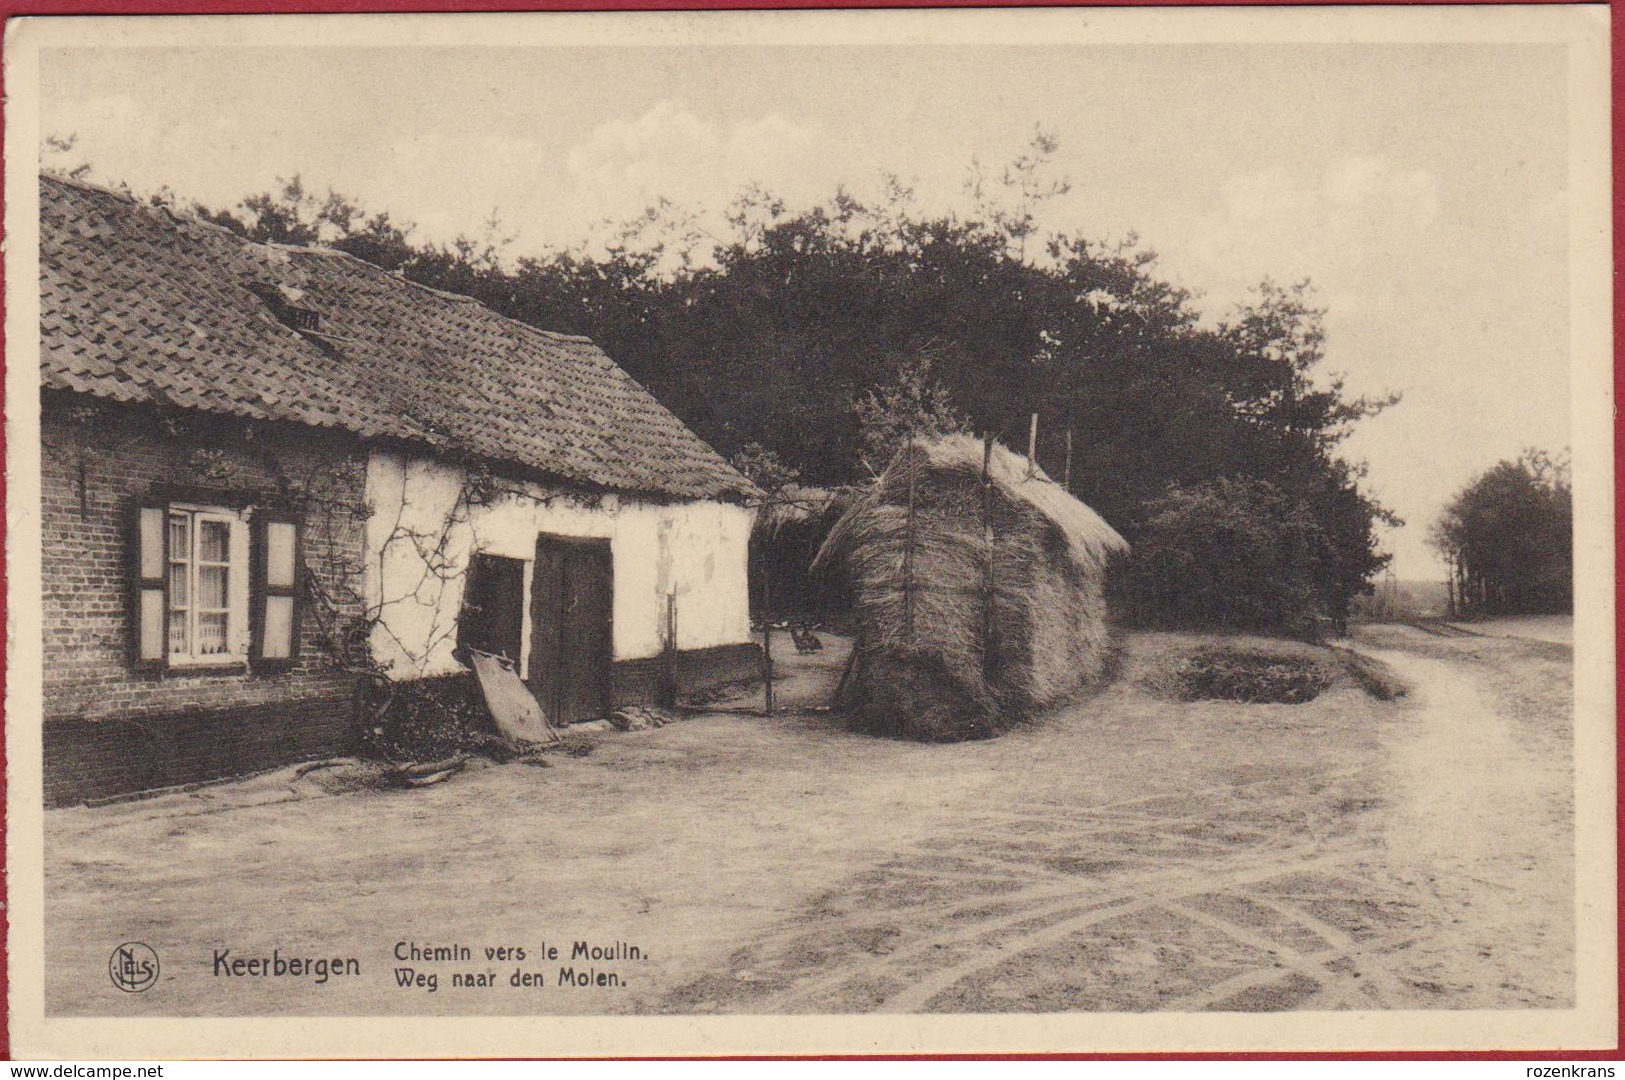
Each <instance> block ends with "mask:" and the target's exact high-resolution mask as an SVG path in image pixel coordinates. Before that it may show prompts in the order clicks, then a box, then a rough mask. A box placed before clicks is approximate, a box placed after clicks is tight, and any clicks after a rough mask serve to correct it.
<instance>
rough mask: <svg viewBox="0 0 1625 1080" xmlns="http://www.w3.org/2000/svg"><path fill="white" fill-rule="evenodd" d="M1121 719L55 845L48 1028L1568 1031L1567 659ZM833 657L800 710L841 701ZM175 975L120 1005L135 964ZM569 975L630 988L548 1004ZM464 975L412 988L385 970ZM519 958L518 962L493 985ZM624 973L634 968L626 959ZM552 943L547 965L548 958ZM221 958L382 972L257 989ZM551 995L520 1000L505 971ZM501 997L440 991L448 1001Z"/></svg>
mask: <svg viewBox="0 0 1625 1080" xmlns="http://www.w3.org/2000/svg"><path fill="white" fill-rule="evenodd" d="M1193 644H1195V641H1194V639H1184V638H1180V637H1177V636H1173V635H1137V636H1135V637H1134V638H1133V639H1132V640H1131V641H1130V643H1129V647H1128V650H1127V655H1126V658H1125V662H1124V668H1123V671H1122V675H1121V677H1120V678H1119V679H1118V681H1117V682H1116V683H1114V684H1113V685H1112V687H1110V688H1109V689H1108V690H1106V691H1105V692H1103V693H1102V694H1100V695H1099V696H1097V697H1095V698H1093V699H1091V700H1089V701H1086V702H1084V703H1081V704H1080V705H1078V706H1076V707H1074V708H1072V709H1069V710H1067V711H1065V712H1064V713H1061V714H1058V715H1056V716H1053V717H1049V718H1046V719H1045V720H1044V721H1043V722H1041V723H1038V724H1035V725H1033V726H1031V727H1029V728H1025V729H1022V730H1019V731H1017V732H1014V733H1012V734H1011V735H1008V736H1006V737H1004V738H1001V739H998V740H994V741H991V742H984V743H974V744H960V745H954V746H924V745H917V744H908V743H899V742H891V741H885V740H876V739H870V738H866V737H862V736H857V735H852V734H850V733H847V732H845V731H843V730H841V729H840V727H839V724H838V721H837V720H835V719H834V718H832V717H830V716H828V715H818V714H798V715H788V716H782V717H777V718H774V719H772V720H763V719H760V718H755V717H748V716H739V715H715V716H709V717H704V718H699V719H694V720H689V721H685V722H681V723H677V724H673V725H670V726H668V727H665V728H661V729H659V730H655V731H648V732H637V733H628V734H606V735H603V736H601V737H599V738H597V740H596V743H595V745H594V746H593V747H592V749H591V752H590V753H588V754H586V755H585V756H582V757H562V756H561V757H558V758H556V759H555V765H554V766H553V767H552V768H547V769H538V768H533V767H527V766H523V765H508V766H500V767H496V766H494V767H490V768H485V769H480V770H476V771H473V772H470V773H468V774H465V775H463V776H461V777H459V778H458V779H457V780H456V781H455V782H453V783H449V784H444V785H440V786H438V787H436V788H432V789H427V790H422V791H415V792H394V793H375V794H352V795H344V796H336V797H335V796H322V797H315V796H314V794H313V792H312V791H311V790H310V788H309V787H308V786H305V787H301V786H300V785H299V784H295V783H290V782H289V780H288V779H287V777H286V776H282V777H270V778H262V779H260V780H256V781H252V782H249V783H245V784H239V785H230V786H227V787H223V788H212V789H207V790H205V791H200V792H197V793H194V794H192V795H188V796H170V797H165V798H163V799H159V800H152V801H149V802H142V803H131V804H124V805H120V806H113V807H105V808H101V809H94V810H92V809H83V808H81V809H75V810H67V811H56V812H52V813H51V814H49V815H48V821H47V837H46V845H47V846H46V854H47V859H48V864H49V866H50V871H49V874H48V882H47V886H48V890H47V910H48V926H47V929H46V945H47V957H48V977H47V995H48V996H47V1000H48V1007H49V1008H50V1009H51V1011H52V1012H54V1013H59V1014H78V1015H113V1014H138V1013H145V1014H157V1015H231V1014H254V1013H264V1014H284V1015H298V1014H301V1013H319V1014H325V1015H366V1014H380V1013H396V1014H403V1015H414V1014H434V1013H463V1014H503V1013H509V1014H513V1013H526V1012H566V1013H617V1012H635V1013H649V1012H659V1013H667V1012H671V1013H694V1012H698V1013H708V1012H753V1013H762V1012H767V1013H773V1012H781V1013H800V1012H832V1011H834V1012H839V1011H892V1012H917V1011H949V1012H961V1011H976V1012H989V1011H991V1012H997V1011H1072V1010H1079V1011H1083V1010H1088V1011H1099V1010H1112V1011H1143V1010H1158V1009H1176V1010H1198V1009H1206V1010H1249V1011H1251V1010H1267V1009H1292V1008H1315V1009H1368V1008H1379V1009H1380V1008H1451V1009H1462V1008H1508V1007H1556V1006H1561V1005H1565V1004H1568V1003H1569V1002H1570V1001H1571V1000H1572V996H1573V988H1572V987H1573V956H1572V940H1573V926H1572V921H1571V917H1570V916H1569V912H1570V911H1571V910H1572V906H1573V904H1572V888H1571V881H1572V872H1573V866H1572V854H1571V848H1572V809H1571V791H1570V789H1571V786H1572V785H1571V783H1570V782H1569V761H1570V753H1571V751H1570V746H1571V739H1570V734H1569V727H1568V724H1569V710H1570V708H1571V706H1570V705H1569V704H1568V702H1569V697H1570V690H1569V685H1568V682H1567V667H1566V664H1567V661H1566V659H1565V657H1566V654H1567V650H1566V649H1564V648H1562V647H1561V646H1557V645H1551V644H1546V643H1538V642H1527V641H1519V640H1516V639H1488V638H1486V639H1467V638H1462V639H1450V640H1439V639H1430V638H1428V636H1427V635H1425V634H1423V633H1421V632H1420V631H1416V630H1411V629H1403V628H1400V629H1386V628H1384V629H1381V630H1373V631H1367V632H1365V634H1364V635H1363V636H1362V638H1361V642H1360V647H1361V648H1364V649H1368V650H1371V651H1373V652H1377V653H1379V654H1380V655H1381V657H1382V658H1383V659H1385V660H1387V661H1388V662H1389V663H1390V664H1392V665H1393V666H1394V667H1395V668H1396V669H1398V670H1400V671H1401V673H1402V674H1403V675H1404V676H1405V677H1406V678H1407V679H1409V680H1410V681H1412V682H1413V683H1414V685H1415V691H1414V692H1413V693H1412V694H1411V695H1410V696H1409V697H1408V698H1405V699H1401V700H1399V701H1395V702H1379V701H1376V700H1374V699H1373V698H1371V697H1369V696H1368V695H1366V694H1365V693H1363V692H1362V691H1360V690H1359V689H1358V688H1356V687H1354V686H1352V685H1339V686H1336V687H1334V688H1333V689H1331V690H1329V691H1328V692H1327V693H1325V694H1322V695H1321V696H1320V697H1319V698H1318V699H1316V700H1315V701H1313V702H1310V703H1308V704H1305V705H1242V704H1237V703H1231V702H1217V701H1205V702H1188V703H1181V702H1175V701H1170V700H1167V699H1165V698H1164V697H1160V696H1158V695H1157V694H1156V693H1154V692H1153V690H1152V684H1151V682H1149V681H1148V678H1147V676H1148V673H1150V672H1152V671H1154V670H1156V669H1158V667H1159V665H1166V664H1167V663H1168V662H1169V661H1170V658H1172V657H1176V656H1177V655H1180V654H1181V651H1182V650H1188V649H1189V648H1190V647H1192V645H1193ZM839 660H840V652H839V650H838V649H835V648H832V649H830V650H827V651H826V652H825V653H823V654H820V655H819V657H818V658H817V659H816V661H815V662H814V665H813V667H812V668H810V669H803V670H802V671H801V672H800V673H799V674H798V675H797V676H796V677H795V679H794V680H792V681H791V684H790V685H788V686H787V687H786V691H787V693H786V694H785V695H783V696H784V697H785V699H786V700H787V701H788V702H789V703H790V704H792V705H794V704H795V703H796V701H797V700H802V701H806V700H810V699H811V698H813V697H815V696H816V695H817V694H818V693H821V692H822V689H821V688H822V687H824V686H826V685H827V684H828V683H829V682H830V681H832V679H833V677H834V674H835V673H836V671H837V670H838V665H839ZM132 939H133V940H139V941H142V942H145V943H147V944H149V945H151V946H152V947H153V948H155V949H156V950H157V951H158V952H159V953H160V955H162V956H163V957H164V958H165V966H164V976H163V978H162V979H161V980H160V981H159V983H158V985H157V986H156V987H154V988H153V989H152V990H151V991H149V992H147V993H144V994H140V995H132V994H121V993H118V992H117V991H116V990H115V989H114V988H113V987H111V986H110V985H109V984H108V979H107V975H106V964H107V958H108V954H109V950H110V949H111V948H112V946H113V945H115V944H117V943H118V942H120V941H124V940H132ZM576 941H583V942H586V943H588V944H589V946H590V947H601V948H607V949H609V950H610V951H611V952H612V954H614V955H612V958H610V959H608V960H604V961H601V962H597V963H593V962H590V961H588V962H579V963H576V964H574V965H573V966H574V967H576V968H582V967H589V968H592V969H594V970H596V971H597V972H599V973H606V972H607V973H610V974H613V975H615V976H616V977H617V984H616V985H608V986H604V985H588V986H586V987H575V986H568V987H567V986H562V985H559V980H558V975H559V969H560V968H561V967H563V966H566V964H565V962H564V961H567V960H568V959H569V953H570V952H571V950H572V949H573V948H574V943H575V942H576ZM402 942H411V943H414V944H417V945H434V946H448V945H463V946H466V947H468V948H469V949H470V952H471V957H470V959H469V960H468V961H466V962H429V963H415V964H413V965H411V966H414V967H415V968H416V969H417V970H418V971H419V972H428V973H432V974H435V975H436V976H437V977H438V986H437V989H436V990H434V991H432V992H431V991H428V990H427V989H425V988H424V987H422V986H421V985H419V986H412V987H403V986H400V985H399V982H398V979H397V978H396V976H395V972H396V971H397V970H398V969H399V968H400V967H401V966H403V965H402V962H401V961H399V960H397V959H396V958H395V953H396V950H397V948H398V947H399V945H400V943H402ZM504 945H507V946H514V945H519V946H522V947H524V948H525V949H526V950H527V960H526V961H525V962H524V963H522V964H515V963H513V962H511V961H508V962H496V961H491V960H488V958H487V956H486V955H485V954H484V953H483V950H484V949H485V948H487V947H493V946H496V947H500V946H504ZM623 946H634V947H636V949H637V950H638V953H639V955H638V956H637V957H635V958H625V957H624V956H623V955H621V953H624V948H622V947H623ZM548 947H560V948H562V949H563V950H564V957H563V959H562V960H556V961H539V960H537V959H536V958H537V957H538V956H545V950H546V948H548ZM221 949H230V950H232V955H233V956H236V957H242V956H261V955H265V956H270V955H272V951H273V950H280V954H281V955H283V956H288V955H328V954H331V955H344V956H354V957H356V958H357V959H358V960H359V964H360V967H361V968H362V974H361V975H360V976H357V977H345V978H330V979H329V980H328V981H326V982H325V983H317V982H314V981H312V980H311V979H309V978H252V977H248V978H245V977H234V976H230V975H221V974H219V973H218V971H217V970H216V969H217V965H215V964H214V962H213V961H214V958H215V957H216V956H217V954H218V951H219V950H221ZM519 969H523V970H529V971H534V972H536V973H537V974H538V975H539V976H540V977H541V978H542V979H543V980H544V982H543V985H540V986H531V987H528V988H524V987H514V986H512V985H510V984H509V983H508V981H507V980H508V979H509V977H510V974H511V972H513V971H514V970H519ZM487 971H488V972H490V974H491V976H492V980H493V982H494V983H495V985H492V986H483V985H470V986H462V987H454V986H452V985H451V983H452V978H453V976H454V975H456V974H458V973H465V974H469V975H477V974H480V973H484V972H487Z"/></svg>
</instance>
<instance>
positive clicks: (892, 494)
mask: <svg viewBox="0 0 1625 1080" xmlns="http://www.w3.org/2000/svg"><path fill="white" fill-rule="evenodd" d="M984 450H985V448H984V444H983V443H982V440H981V439H978V438H976V437H974V436H971V435H945V436H943V437H941V438H937V439H929V440H922V441H920V442H916V443H913V444H912V445H911V446H908V447H905V448H904V449H903V450H901V451H899V452H898V455H897V457H896V458H895V459H894V460H893V461H892V463H891V464H890V465H888V466H887V467H886V471H885V472H884V473H882V474H881V475H880V478H879V479H878V480H877V481H876V482H875V484H874V486H873V487H872V488H871V489H870V490H869V492H868V493H867V494H866V495H864V496H863V497H862V498H860V499H858V500H857V501H856V503H855V504H854V505H853V507H852V509H851V510H850V511H849V512H848V513H847V515H846V516H845V517H844V518H842V519H841V521H840V522H839V523H837V524H836V526H835V528H834V529H832V530H831V531H830V534H829V537H828V539H826V540H825V541H824V546H823V547H822V548H821V549H820V550H819V552H818V558H817V559H816V560H815V561H814V563H813V567H814V569H823V568H824V567H826V566H827V565H829V564H830V563H831V562H832V561H833V560H835V559H838V558H840V557H841V555H842V552H843V551H845V550H846V549H847V545H848V544H849V543H850V542H851V541H852V539H853V537H852V536H851V532H852V529H853V528H854V526H855V525H856V524H857V522H858V521H859V520H860V517H861V512H862V511H863V510H864V508H865V507H868V508H873V507H876V506H882V505H885V504H887V503H893V504H895V503H899V502H902V501H905V500H906V499H907V497H908V494H907V486H908V483H909V475H910V472H911V470H910V468H909V465H908V455H910V454H913V455H915V461H914V470H913V471H914V472H916V473H919V472H924V471H935V472H939V473H942V474H949V475H952V474H960V475H962V476H964V477H965V478H966V479H970V480H975V481H976V482H978V483H980V482H981V478H982V459H983V455H984ZM988 476H989V478H990V479H991V480H992V481H993V484H994V486H995V488H996V489H997V490H998V492H999V494H1000V495H1002V496H1003V497H1004V498H1005V499H1008V500H1010V501H1011V502H1014V503H1017V504H1023V503H1024V504H1026V505H1027V506H1030V507H1031V508H1032V509H1033V510H1034V511H1036V512H1037V513H1038V514H1039V515H1040V516H1042V517H1043V518H1044V519H1046V520H1047V521H1049V522H1050V523H1052V524H1053V525H1054V526H1055V529H1056V532H1057V533H1059V535H1060V536H1061V538H1062V539H1063V540H1064V541H1065V542H1066V550H1067V553H1068V554H1069V555H1070V556H1071V557H1072V561H1073V562H1074V563H1076V564H1078V565H1079V566H1088V565H1094V566H1098V565H1100V564H1101V563H1104V562H1105V561H1106V558H1107V556H1109V555H1111V554H1113V553H1116V552H1126V551H1127V550H1128V541H1126V540H1124V539H1123V538H1122V537H1121V536H1119V535H1118V534H1117V530H1116V529H1114V528H1112V527H1111V526H1110V525H1108V524H1107V523H1106V519H1105V518H1103V517H1101V516H1100V515H1099V514H1097V513H1095V512H1094V511H1093V510H1091V509H1090V508H1089V507H1088V506H1085V505H1084V504H1083V503H1082V502H1080V501H1079V500H1077V499H1075V498H1073V497H1072V495H1071V494H1069V493H1068V492H1067V490H1066V489H1065V488H1063V487H1061V485H1060V484H1057V483H1056V482H1055V481H1054V480H1051V479H1050V478H1049V476H1048V474H1046V473H1045V472H1044V470H1043V469H1040V468H1038V467H1037V466H1036V465H1035V466H1033V467H1032V469H1031V472H1030V473H1029V470H1028V464H1027V459H1026V458H1024V457H1022V456H1020V455H1019V454H1016V453H1013V452H1012V451H1010V450H1007V449H1006V448H1005V447H1004V446H1003V445H1001V444H1000V443H997V442H995V443H994V444H993V454H992V457H991V459H989V461H988Z"/></svg>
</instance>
